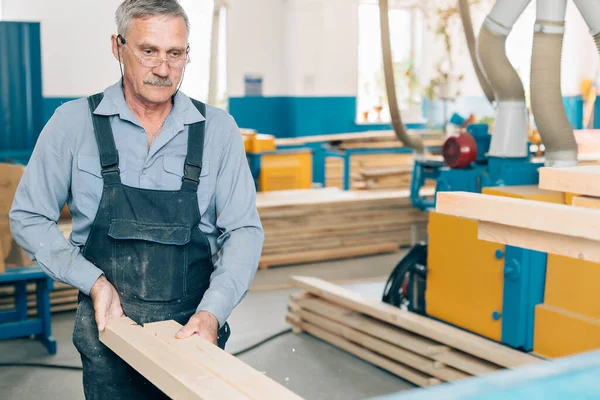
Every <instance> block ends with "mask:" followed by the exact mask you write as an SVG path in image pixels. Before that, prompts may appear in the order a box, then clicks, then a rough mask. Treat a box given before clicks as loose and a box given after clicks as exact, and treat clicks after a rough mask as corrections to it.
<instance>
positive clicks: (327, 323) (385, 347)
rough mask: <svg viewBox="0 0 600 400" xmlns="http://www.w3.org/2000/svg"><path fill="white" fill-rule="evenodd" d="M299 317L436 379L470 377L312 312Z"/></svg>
mask: <svg viewBox="0 0 600 400" xmlns="http://www.w3.org/2000/svg"><path fill="white" fill-rule="evenodd" d="M298 315H299V316H300V318H302V320H303V321H306V322H308V323H311V324H313V325H315V326H318V327H319V328H321V329H324V330H326V331H328V332H330V333H333V334H335V335H337V336H340V337H342V338H344V339H346V340H348V341H350V342H352V343H355V344H358V345H360V346H363V347H365V348H367V349H369V350H371V351H374V352H375V353H377V354H380V355H382V356H385V357H387V358H391V359H393V360H395V361H398V362H399V363H401V364H404V365H407V366H409V367H411V368H414V369H416V370H417V371H421V372H423V373H425V374H427V375H430V376H433V377H435V378H438V379H442V380H444V381H456V380H459V379H464V378H467V377H468V376H469V375H467V374H465V373H463V372H460V371H458V370H455V369H453V368H450V367H446V366H443V365H437V364H436V362H435V361H434V360H432V359H430V358H427V357H423V356H421V355H419V354H416V353H414V352H412V351H408V350H405V349H402V348H400V347H398V346H394V345H392V344H390V343H387V342H384V341H383V340H380V339H378V338H376V337H374V336H371V335H368V334H366V333H362V332H359V331H357V330H354V329H352V328H349V327H347V326H344V325H342V324H340V323H338V322H335V321H332V320H330V319H328V318H325V317H322V316H319V315H317V314H314V313H312V312H310V311H307V310H300V312H299V314H298Z"/></svg>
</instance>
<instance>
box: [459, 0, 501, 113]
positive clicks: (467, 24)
mask: <svg viewBox="0 0 600 400" xmlns="http://www.w3.org/2000/svg"><path fill="white" fill-rule="evenodd" d="M458 11H459V13H460V19H461V21H462V24H463V30H464V31H465V38H466V40H467V47H468V49H469V55H470V56H471V62H472V64H473V68H474V69H475V74H476V75H477V80H478V81H479V85H480V86H481V89H482V90H483V93H484V94H485V97H486V98H487V99H488V101H489V102H490V104H494V89H493V88H492V86H491V85H490V82H489V81H488V79H487V77H486V76H485V73H484V71H483V69H482V67H481V64H480V62H479V57H478V56H477V40H476V39H475V33H474V31H473V21H472V20H471V10H470V7H469V0H458Z"/></svg>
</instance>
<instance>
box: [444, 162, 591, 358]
mask: <svg viewBox="0 0 600 400" xmlns="http://www.w3.org/2000/svg"><path fill="white" fill-rule="evenodd" d="M539 188H540V189H543V190H548V191H555V192H557V193H561V194H564V199H565V201H564V204H553V203H547V202H541V201H534V200H523V199H515V198H506V197H500V196H493V195H484V194H474V193H450V192H448V193H439V194H438V196H437V204H436V205H437V207H436V212H438V213H443V214H449V215H454V216H457V217H462V218H469V219H472V220H476V221H478V238H479V239H481V240H486V241H490V242H495V243H501V244H505V245H512V246H517V247H522V248H526V249H532V250H537V251H541V252H545V253H548V258H547V265H546V281H545V290H544V301H543V303H542V304H538V305H537V306H536V308H535V320H534V348H533V350H534V352H535V353H537V354H540V355H542V356H544V357H548V358H555V357H563V356H568V355H573V354H577V353H581V352H586V351H591V350H595V349H599V348H600V306H598V304H599V303H598V300H597V298H598V293H599V292H600V210H598V208H600V166H578V167H569V168H548V167H545V168H541V169H540V179H539Z"/></svg>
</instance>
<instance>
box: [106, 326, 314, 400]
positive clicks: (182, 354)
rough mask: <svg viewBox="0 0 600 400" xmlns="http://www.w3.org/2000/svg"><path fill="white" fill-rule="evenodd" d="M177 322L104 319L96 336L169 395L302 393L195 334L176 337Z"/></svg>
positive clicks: (277, 399) (276, 398)
mask: <svg viewBox="0 0 600 400" xmlns="http://www.w3.org/2000/svg"><path fill="white" fill-rule="evenodd" d="M180 328H181V325H180V324H178V323H177V322H175V321H172V320H171V321H162V322H155V323H151V324H145V325H143V326H140V325H137V324H136V323H135V322H134V321H132V320H131V319H129V318H127V317H123V318H121V319H118V320H111V321H109V323H108V324H107V327H106V329H105V330H104V331H103V332H101V333H100V341H101V342H102V343H104V344H105V345H106V346H108V347H109V348H110V349H111V350H113V351H114V352H115V353H116V354H117V355H119V356H120V357H121V358H122V359H123V360H124V361H125V362H127V363H128V364H129V365H130V366H132V367H133V368H134V369H135V370H137V371H138V372H139V373H141V374H142V375H143V376H144V377H146V379H148V380H149V381H150V382H152V383H153V384H154V385H155V386H156V387H158V388H159V389H160V390H161V391H162V392H163V393H165V394H166V395H167V396H169V397H170V398H172V399H202V400H217V399H218V400H221V399H227V400H238V399H239V400H250V399H253V400H263V399H265V400H268V399H273V400H288V399H289V400H301V399H302V398H301V397H300V396H298V395H296V394H295V393H293V392H291V391H290V390H288V389H287V388H285V387H284V386H282V385H280V384H279V383H277V382H275V381H274V380H272V379H271V378H269V377H267V376H266V375H264V374H263V373H261V372H259V371H257V370H255V369H253V368H252V367H250V366H249V365H247V364H245V363H244V362H242V361H241V360H239V359H237V358H235V357H234V356H232V355H231V354H229V353H227V352H225V351H223V350H221V349H220V348H219V347H217V346H215V345H213V344H212V343H210V342H208V341H206V340H205V339H202V338H201V337H200V336H198V335H194V336H191V337H189V338H186V339H176V338H175V334H176V333H177V332H178V331H179V329H180Z"/></svg>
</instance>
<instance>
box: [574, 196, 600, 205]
mask: <svg viewBox="0 0 600 400" xmlns="http://www.w3.org/2000/svg"><path fill="white" fill-rule="evenodd" d="M571 205H574V206H575V207H586V208H600V198H599V197H591V196H573V198H572V199H571Z"/></svg>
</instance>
